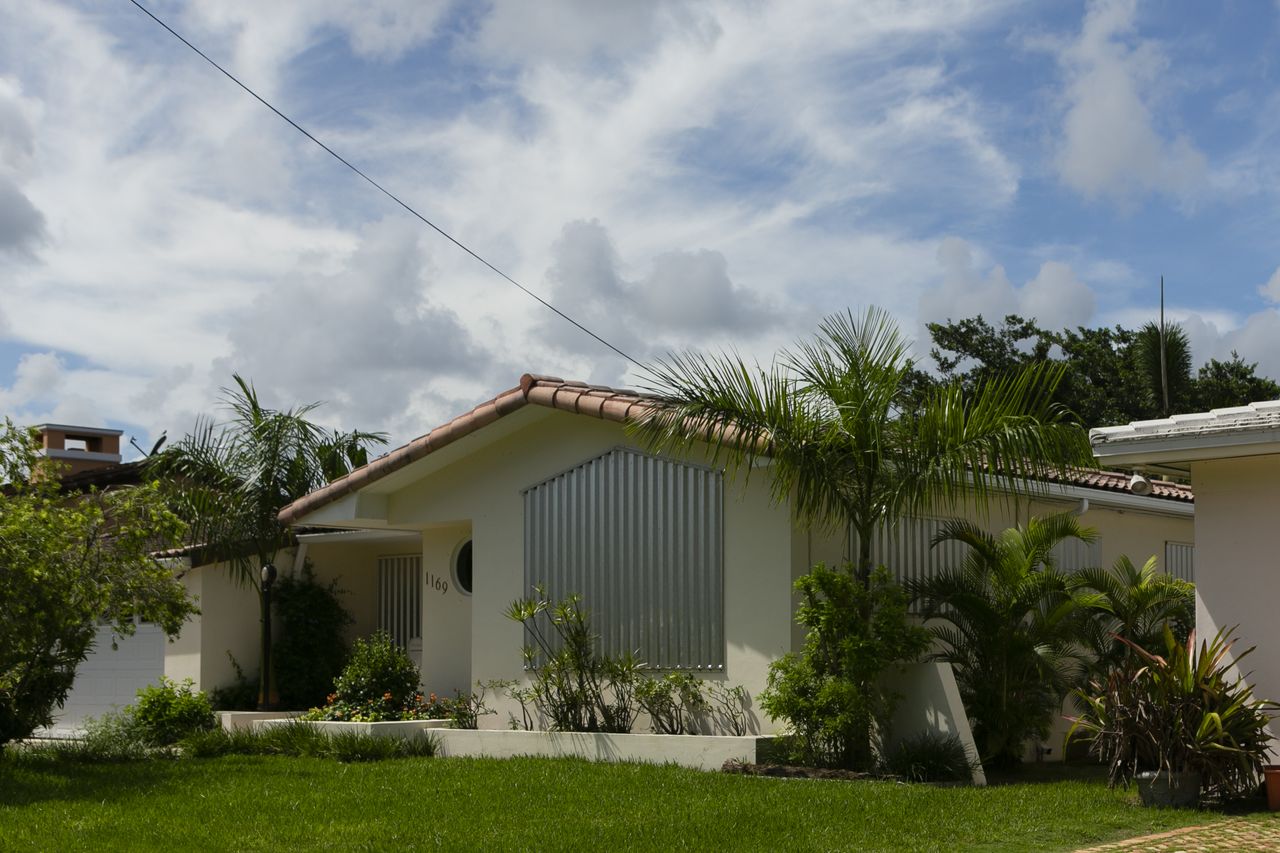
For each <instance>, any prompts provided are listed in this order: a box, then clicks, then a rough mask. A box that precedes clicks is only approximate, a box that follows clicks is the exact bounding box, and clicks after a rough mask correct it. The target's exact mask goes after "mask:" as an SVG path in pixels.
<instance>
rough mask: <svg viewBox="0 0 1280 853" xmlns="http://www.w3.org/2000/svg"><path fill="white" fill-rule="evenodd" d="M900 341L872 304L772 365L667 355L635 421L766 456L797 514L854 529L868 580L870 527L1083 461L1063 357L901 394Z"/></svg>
mask: <svg viewBox="0 0 1280 853" xmlns="http://www.w3.org/2000/svg"><path fill="white" fill-rule="evenodd" d="M911 369H912V361H911V359H910V357H909V344H908V342H907V340H906V338H905V337H904V336H903V335H902V333H901V331H900V330H899V329H898V327H897V325H896V324H895V323H894V322H893V320H892V319H891V318H890V317H889V315H888V314H887V313H885V312H884V311H882V310H880V309H876V308H872V309H870V310H868V311H867V313H866V314H865V315H864V316H863V317H862V318H860V319H858V318H855V317H854V316H853V315H852V314H851V313H844V314H835V315H832V316H830V317H828V318H827V319H825V320H824V321H823V322H822V324H821V325H820V327H819V331H818V334H817V335H816V336H814V337H813V338H812V339H810V340H807V341H803V342H801V343H800V344H799V345H798V346H797V348H796V349H795V350H784V351H783V352H782V353H781V354H780V355H779V356H778V357H776V358H775V359H774V362H773V364H772V365H771V366H770V367H768V368H764V367H761V366H759V365H755V366H750V365H748V364H747V363H746V362H744V361H743V360H742V359H741V358H740V357H737V356H733V355H722V356H720V357H713V356H708V355H704V354H699V353H688V354H684V355H672V356H670V357H669V358H667V359H666V360H664V361H659V362H658V363H657V364H656V365H655V366H654V367H652V368H651V369H650V372H651V374H652V382H651V383H650V389H651V390H653V391H654V392H656V393H657V394H658V395H659V396H660V397H662V398H663V399H664V402H665V405H663V406H660V407H657V408H656V409H655V410H654V411H653V413H652V414H651V415H649V416H648V417H647V418H646V419H644V420H642V421H641V422H640V423H639V425H638V426H637V427H636V429H637V431H638V433H639V434H640V435H641V436H642V437H643V438H645V439H647V440H648V441H649V442H650V443H651V444H652V445H653V446H655V447H657V448H660V449H667V450H686V449H692V448H695V447H696V446H697V445H698V444H700V443H701V442H709V443H710V446H711V448H712V453H713V456H714V460H715V461H716V462H717V464H718V463H720V462H724V463H727V465H728V466H729V467H730V468H732V469H735V470H742V471H745V472H746V474H747V476H750V474H751V472H752V470H753V469H754V468H755V467H757V465H758V464H763V463H768V464H769V466H770V474H771V488H772V492H773V496H774V498H775V500H777V501H779V502H783V501H791V502H792V506H793V507H794V511H795V514H796V516H797V517H798V519H799V520H801V521H802V522H804V523H807V524H810V525H813V526H817V527H821V528H826V529H830V530H838V529H842V528H843V529H845V530H847V531H848V532H851V533H853V534H854V535H855V536H856V540H857V543H858V553H857V556H856V560H855V567H856V571H857V573H858V577H859V579H860V580H861V581H862V582H863V583H864V584H866V583H867V581H868V579H869V578H870V575H871V569H872V561H871V543H872V536H873V533H874V532H875V530H876V528H877V527H878V526H880V525H892V524H893V523H895V522H897V521H898V520H899V519H900V518H902V517H904V516H907V515H910V514H913V513H917V512H921V511H925V510H929V509H933V508H936V507H938V506H951V505H955V504H956V503H957V502H959V501H960V500H962V499H965V498H971V499H973V500H974V501H976V502H977V503H979V504H985V503H986V502H987V500H988V498H989V496H990V495H991V494H993V493H994V492H996V491H1002V493H1004V494H1009V493H1012V494H1017V493H1026V492H1034V491H1037V490H1039V489H1041V488H1043V485H1042V483H1041V481H1040V479H1039V478H1040V477H1041V475H1043V474H1045V473H1046V472H1048V471H1050V470H1054V471H1063V470H1065V469H1066V468H1067V467H1069V466H1084V467H1091V466H1092V464H1093V456H1092V453H1091V452H1090V450H1089V443H1088V439H1087V438H1086V436H1085V433H1084V431H1083V430H1081V429H1080V427H1079V426H1077V425H1076V424H1074V423H1073V422H1072V418H1071V416H1070V413H1069V412H1067V411H1066V410H1065V409H1063V408H1062V407H1060V406H1058V405H1056V404H1054V403H1053V402H1052V399H1053V394H1054V390H1055V389H1056V388H1057V386H1058V383H1059V382H1060V381H1061V380H1062V376H1063V371H1064V370H1065V367H1064V366H1063V365H1062V364H1056V363H1052V362H1041V363H1037V364H1033V365H1029V366H1027V367H1025V368H1023V369H1021V370H1019V371H1017V372H1015V373H1012V374H1010V375H1008V376H1003V377H994V378H991V379H988V380H986V381H983V382H980V383H978V384H977V386H976V387H974V388H973V389H972V390H971V391H970V392H968V393H966V392H965V391H964V390H963V389H962V388H961V387H960V385H959V384H958V383H950V384H942V385H938V386H936V387H933V388H931V389H928V390H925V391H923V392H917V393H915V394H911V393H910V391H909V389H910V383H909V382H908V381H907V380H908V378H909V377H910V375H911Z"/></svg>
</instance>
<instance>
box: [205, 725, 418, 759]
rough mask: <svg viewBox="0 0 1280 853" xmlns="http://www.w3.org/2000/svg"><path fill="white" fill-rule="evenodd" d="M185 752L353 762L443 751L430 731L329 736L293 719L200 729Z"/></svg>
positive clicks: (356, 733) (211, 755) (355, 733)
mask: <svg viewBox="0 0 1280 853" xmlns="http://www.w3.org/2000/svg"><path fill="white" fill-rule="evenodd" d="M182 751H183V753H184V754H185V755H188V756H190V757H192V758H216V757H218V756H222V755H288V756H294V757H305V758H334V759H337V760H338V761H343V762H350V761H377V760H380V759H385V758H413V757H430V756H432V755H435V754H436V753H437V752H438V751H439V746H438V743H437V741H436V739H435V738H434V737H432V736H431V735H430V734H427V733H423V734H419V735H417V736H416V737H412V738H389V737H388V738H384V737H376V736H373V735H367V734H361V733H358V732H342V733H339V734H336V735H328V734H325V733H324V732H322V731H319V730H318V729H316V728H315V727H314V726H308V725H306V724H305V723H299V722H293V721H291V722H287V723H280V724H278V725H274V726H268V727H266V728H264V729H260V730H258V731H249V730H247V729H242V730H238V731H233V732H227V731H223V730H222V729H215V730H212V731H207V732H199V733H197V734H194V735H191V736H190V737H188V738H186V739H185V740H183V741H182Z"/></svg>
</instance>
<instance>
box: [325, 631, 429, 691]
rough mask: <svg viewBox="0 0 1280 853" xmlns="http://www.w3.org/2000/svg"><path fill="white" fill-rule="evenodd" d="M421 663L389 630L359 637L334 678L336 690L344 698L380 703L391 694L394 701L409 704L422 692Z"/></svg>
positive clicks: (334, 689) (334, 688)
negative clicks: (413, 657) (364, 638)
mask: <svg viewBox="0 0 1280 853" xmlns="http://www.w3.org/2000/svg"><path fill="white" fill-rule="evenodd" d="M420 680H421V679H420V677H419V675H418V667H417V665H416V664H415V663H414V662H413V661H412V660H411V659H410V658H409V655H408V654H406V653H405V651H404V649H402V648H400V647H399V646H397V645H396V644H395V641H394V640H392V639H391V635H390V634H388V633H387V632H386V631H378V632H376V633H375V634H374V635H373V636H372V637H369V638H368V639H366V640H356V641H355V644H354V646H353V647H352V651H351V659H350V660H349V661H347V665H346V666H345V667H343V669H342V673H341V674H340V675H339V676H338V677H337V678H336V679H335V680H334V682H333V692H334V693H335V694H336V695H337V697H338V699H339V700H340V701H342V702H350V703H352V704H356V705H361V704H365V703H371V704H376V703H378V702H381V701H383V699H384V698H385V696H386V694H388V693H390V694H391V701H392V702H394V703H396V704H400V705H408V704H409V703H410V702H411V701H412V699H413V697H414V696H416V695H417V693H418V682H419V681H420Z"/></svg>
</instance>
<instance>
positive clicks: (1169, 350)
mask: <svg viewBox="0 0 1280 853" xmlns="http://www.w3.org/2000/svg"><path fill="white" fill-rule="evenodd" d="M1133 357H1134V360H1135V363H1136V366H1137V369H1138V372H1139V373H1140V374H1141V375H1142V377H1143V379H1144V380H1145V386H1146V387H1145V390H1146V392H1147V395H1148V396H1149V398H1150V400H1151V408H1152V409H1153V410H1154V411H1155V412H1156V413H1158V414H1159V415H1160V417H1162V418H1167V417H1169V415H1171V414H1173V413H1174V412H1185V411H1187V410H1188V409H1189V408H1190V406H1191V396H1192V385H1193V383H1194V380H1193V378H1192V376H1191V341H1190V339H1188V338H1187V333H1186V332H1184V331H1183V330H1182V327H1181V326H1178V325H1176V324H1174V325H1169V326H1165V328H1164V332H1163V333H1161V330H1160V327H1159V326H1157V325H1156V324H1155V323H1147V324H1146V325H1145V326H1143V327H1142V328H1141V329H1139V330H1138V334H1137V337H1136V338H1135V339H1134V344H1133Z"/></svg>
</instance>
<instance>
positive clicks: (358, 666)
mask: <svg viewBox="0 0 1280 853" xmlns="http://www.w3.org/2000/svg"><path fill="white" fill-rule="evenodd" d="M419 680H420V676H419V675H418V666H417V664H415V663H414V662H413V661H412V660H410V658H409V655H408V654H406V653H405V651H404V650H403V649H401V648H400V647H399V646H397V645H396V644H395V641H394V640H392V639H391V635H390V634H388V633H386V632H385V631H378V632H377V633H375V634H374V635H373V636H372V637H369V638H368V639H367V640H356V641H355V644H354V645H353V647H352V652H351V659H350V660H349V661H347V665H346V666H345V667H344V668H343V670H342V674H341V675H339V676H338V677H337V679H335V680H334V683H333V692H332V693H330V694H329V696H328V697H327V700H326V702H325V705H324V706H323V707H320V708H313V709H311V710H310V711H308V712H307V713H306V714H304V715H303V719H307V720H334V721H339V722H364V723H373V722H379V721H384V720H443V719H445V718H447V717H449V715H450V711H451V703H450V702H449V700H447V699H438V698H437V697H436V695H435V694H434V693H432V694H431V695H430V696H426V697H424V696H423V695H422V694H421V693H420V692H418V682H419Z"/></svg>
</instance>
